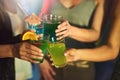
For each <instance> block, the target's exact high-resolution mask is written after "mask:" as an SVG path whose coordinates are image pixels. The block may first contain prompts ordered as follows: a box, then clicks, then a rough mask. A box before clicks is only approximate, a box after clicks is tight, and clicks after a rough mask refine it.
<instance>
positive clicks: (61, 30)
mask: <svg viewBox="0 0 120 80" xmlns="http://www.w3.org/2000/svg"><path fill="white" fill-rule="evenodd" d="M55 32H56V36H57V37H58V38H57V40H60V39H63V38H65V37H67V36H70V34H71V33H72V26H71V25H70V24H69V22H68V21H64V22H63V23H61V24H60V25H58V29H57V30H56V31H55Z"/></svg>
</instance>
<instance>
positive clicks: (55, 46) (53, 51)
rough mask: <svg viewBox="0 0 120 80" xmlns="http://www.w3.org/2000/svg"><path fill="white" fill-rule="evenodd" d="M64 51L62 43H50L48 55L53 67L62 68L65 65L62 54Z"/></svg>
mask: <svg viewBox="0 0 120 80" xmlns="http://www.w3.org/2000/svg"><path fill="white" fill-rule="evenodd" d="M65 50H66V47H65V44H64V43H63V42H51V43H49V46H48V51H49V54H50V55H51V57H52V59H53V63H54V64H55V67H58V68H59V67H64V66H65V65H66V58H65V56H64V52H65Z"/></svg>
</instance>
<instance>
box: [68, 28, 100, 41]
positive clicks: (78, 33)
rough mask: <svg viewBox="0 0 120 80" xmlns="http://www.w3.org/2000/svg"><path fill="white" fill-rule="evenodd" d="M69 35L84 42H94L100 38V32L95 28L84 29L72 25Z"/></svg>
mask: <svg viewBox="0 0 120 80" xmlns="http://www.w3.org/2000/svg"><path fill="white" fill-rule="evenodd" d="M71 30H72V31H71V33H70V35H69V37H71V38H73V39H76V40H78V41H83V42H93V41H96V40H98V38H99V32H98V31H96V30H94V29H84V28H76V27H72V29H71Z"/></svg>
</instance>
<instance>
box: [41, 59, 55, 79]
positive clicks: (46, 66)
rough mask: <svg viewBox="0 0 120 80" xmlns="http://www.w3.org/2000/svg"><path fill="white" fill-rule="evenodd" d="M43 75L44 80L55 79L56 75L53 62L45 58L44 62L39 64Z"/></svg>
mask: <svg viewBox="0 0 120 80" xmlns="http://www.w3.org/2000/svg"><path fill="white" fill-rule="evenodd" d="M39 68H40V73H41V77H43V78H44V80H54V77H53V76H55V75H56V73H55V71H54V70H53V68H52V66H51V64H50V63H49V62H48V61H47V60H46V59H44V62H43V63H41V64H39Z"/></svg>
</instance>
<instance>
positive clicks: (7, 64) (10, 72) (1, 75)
mask: <svg viewBox="0 0 120 80" xmlns="http://www.w3.org/2000/svg"><path fill="white" fill-rule="evenodd" d="M2 14H3V15H2V16H0V45H1V44H12V43H16V42H19V38H18V37H14V36H13V34H12V26H11V22H10V18H9V16H8V14H7V13H5V12H3V13H2ZM3 18H4V19H3ZM4 54H7V53H4ZM0 80H15V66H14V58H0Z"/></svg>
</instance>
